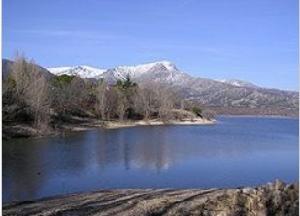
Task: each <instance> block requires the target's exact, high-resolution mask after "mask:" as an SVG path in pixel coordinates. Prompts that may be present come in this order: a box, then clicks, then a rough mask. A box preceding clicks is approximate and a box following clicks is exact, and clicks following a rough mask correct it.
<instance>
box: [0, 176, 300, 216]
mask: <svg viewBox="0 0 300 216" xmlns="http://www.w3.org/2000/svg"><path fill="white" fill-rule="evenodd" d="M298 191H299V187H298V183H295V184H288V185H286V184H284V183H283V182H280V181H278V180H276V182H274V183H270V184H267V185H264V186H260V187H257V188H244V189H210V190H200V189H188V190H171V189H135V190H131V189H127V190H103V191H98V192H91V193H81V194H73V195H68V196H60V197H54V198H47V199H41V200H37V201H25V202H19V203H10V204H4V206H3V215H114V216H117V215H128V216H129V215H203V216H217V215H218V216H226V215H230V216H240V215H249V216H252V215H253V216H254V215H256V216H263V215H272V216H279V215H280V216H283V215H286V216H289V215H291V216H292V215H293V216H294V215H298V208H299V196H298Z"/></svg>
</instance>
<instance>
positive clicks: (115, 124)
mask: <svg viewBox="0 0 300 216" xmlns="http://www.w3.org/2000/svg"><path fill="white" fill-rule="evenodd" d="M216 122H217V121H216V120H215V119H212V120H208V119H204V118H194V119H193V120H191V119H182V120H181V121H180V120H171V121H167V122H164V121H161V120H159V119H151V120H137V121H133V120H128V121H118V120H112V121H102V120H97V119H85V121H82V122H78V123H68V124H62V125H61V126H60V127H59V128H57V129H53V130H50V131H49V132H47V133H43V132H41V131H39V130H37V129H35V128H33V127H32V126H30V125H26V124H15V125H3V127H2V138H4V139H7V140H8V139H14V138H34V137H37V138H38V137H47V136H57V135H60V134H64V133H68V132H79V131H87V130H92V129H96V128H103V129H107V130H110V129H118V128H129V127H137V126H162V125H182V126H183V125H212V124H215V123H216Z"/></svg>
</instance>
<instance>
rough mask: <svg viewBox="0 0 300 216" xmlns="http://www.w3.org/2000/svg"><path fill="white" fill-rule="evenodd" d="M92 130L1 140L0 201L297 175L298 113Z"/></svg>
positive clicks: (216, 184) (259, 181) (224, 185)
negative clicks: (0, 184)
mask: <svg viewBox="0 0 300 216" xmlns="http://www.w3.org/2000/svg"><path fill="white" fill-rule="evenodd" d="M217 120H218V123H217V124H215V125H202V126H141V127H132V128H122V129H111V130H105V129H94V130H89V131H84V132H76V133H70V134H69V135H68V136H63V137H62V136H60V137H47V138H35V139H33V138H31V139H12V140H8V141H3V146H2V151H3V177H2V181H3V196H2V199H3V201H4V202H10V201H23V200H32V199H36V198H41V197H47V196H53V195H59V194H67V193H74V192H82V191H93V190H100V189H107V188H211V187H221V188H228V187H239V186H255V185H259V184H265V183H267V182H269V181H274V180H275V179H276V178H278V179H281V180H283V181H286V182H294V181H297V180H298V175H299V173H298V158H299V155H298V123H299V122H298V119H292V118H267V117H262V118H259V117H219V118H218V119H217Z"/></svg>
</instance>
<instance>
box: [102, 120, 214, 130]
mask: <svg viewBox="0 0 300 216" xmlns="http://www.w3.org/2000/svg"><path fill="white" fill-rule="evenodd" d="M216 122H217V121H216V120H215V119H213V120H208V119H203V118H195V119H193V120H190V119H183V120H181V121H180V120H171V121H167V122H164V121H161V120H158V119H151V120H138V121H124V122H120V121H109V122H106V124H105V125H104V128H105V129H117V128H127V127H136V126H160V125H211V124H215V123H216Z"/></svg>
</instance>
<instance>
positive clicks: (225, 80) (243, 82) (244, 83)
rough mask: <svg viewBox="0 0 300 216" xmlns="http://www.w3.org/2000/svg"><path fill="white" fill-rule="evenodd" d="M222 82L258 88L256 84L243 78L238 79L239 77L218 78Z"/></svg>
mask: <svg viewBox="0 0 300 216" xmlns="http://www.w3.org/2000/svg"><path fill="white" fill-rule="evenodd" d="M216 81H219V82H222V83H227V84H230V85H234V86H237V87H251V88H256V87H257V86H256V85H254V84H253V83H250V82H247V81H243V80H237V79H221V80H216Z"/></svg>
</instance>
